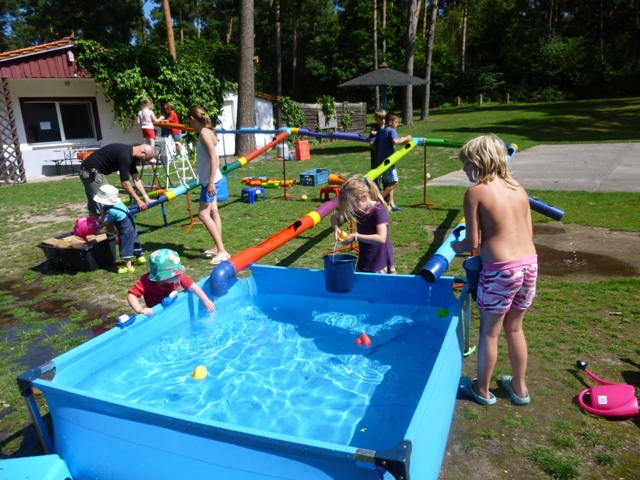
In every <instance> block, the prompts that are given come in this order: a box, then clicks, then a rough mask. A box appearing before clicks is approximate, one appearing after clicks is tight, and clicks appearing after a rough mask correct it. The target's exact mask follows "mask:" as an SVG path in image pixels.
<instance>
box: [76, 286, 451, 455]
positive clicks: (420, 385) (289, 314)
mask: <svg viewBox="0 0 640 480" xmlns="http://www.w3.org/2000/svg"><path fill="white" fill-rule="evenodd" d="M438 310H439V309H438V308H435V307H425V306H412V305H387V304H371V303H368V302H359V301H353V300H349V301H336V300H331V301H328V300H327V299H325V298H317V299H316V298H310V297H299V296H287V295H261V296H257V297H253V298H243V299H240V300H237V299H236V300H234V301H233V302H226V303H225V302H221V304H220V305H218V309H217V311H216V312H215V313H214V314H212V315H209V314H205V316H203V317H201V318H199V319H197V320H194V321H185V322H178V323H177V325H178V326H177V327H176V328H175V329H173V330H170V331H168V332H166V333H165V334H163V335H160V336H158V337H157V338H155V339H153V340H152V341H151V342H150V343H148V344H146V345H143V346H141V347H140V348H139V349H137V350H136V351H133V352H131V353H129V354H128V355H126V356H124V357H122V358H121V359H119V360H118V361H116V362H113V363H111V364H109V365H108V366H107V367H105V368H103V369H101V370H99V371H97V372H95V373H94V374H93V375H90V376H89V377H88V378H87V379H86V380H83V381H82V383H80V384H79V385H77V387H78V388H80V389H85V390H90V391H92V392H96V393H99V394H103V395H106V396H109V397H112V398H113V397H115V398H117V399H119V400H121V401H125V402H133V403H136V404H142V405H145V406H147V407H153V408H158V409H162V410H165V411H170V412H173V413H179V414H185V415H191V416H195V417H200V418H204V419H209V420H213V421H217V422H224V423H229V424H233V425H237V426H243V427H250V428H255V429H259V430H265V431H268V432H277V433H282V434H287V435H293V436H296V437H301V438H307V439H313V440H319V441H326V442H334V443H338V444H342V445H349V444H354V445H357V446H359V447H362V448H377V449H380V448H391V447H393V446H395V445H396V444H397V443H398V442H399V441H400V440H402V436H403V434H404V432H405V431H406V428H407V426H408V422H409V420H410V418H411V415H412V414H413V412H414V410H415V404H416V402H417V401H418V399H419V398H420V395H421V393H422V390H423V389H424V386H425V385H426V382H427V380H428V376H429V372H430V371H431V368H432V367H433V363H434V361H435V358H436V356H437V354H438V352H439V350H440V344H441V342H442V339H443V337H444V334H445V332H446V329H447V327H448V325H449V322H450V319H447V318H439V316H438V315H436V312H437V311H438ZM149 326H152V324H150V325H149ZM363 332H364V333H367V334H368V335H369V337H370V338H371V340H372V345H371V346H370V347H368V348H366V347H363V346H358V345H356V344H355V342H354V340H355V339H356V338H358V337H359V336H360V335H361V334H362V333H363ZM198 365H204V366H205V367H206V368H207V370H208V372H209V373H208V376H207V377H206V378H205V379H204V380H201V381H196V380H194V378H193V377H191V376H190V373H191V372H192V371H193V370H194V369H195V367H196V366H198Z"/></svg>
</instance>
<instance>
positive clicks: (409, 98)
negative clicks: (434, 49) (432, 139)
mask: <svg viewBox="0 0 640 480" xmlns="http://www.w3.org/2000/svg"><path fill="white" fill-rule="evenodd" d="M417 8H418V1H417V0H410V1H409V14H408V15H407V38H406V56H405V62H404V71H405V72H406V73H408V74H409V75H413V61H414V58H415V56H416V33H417V31H418V11H417ZM402 123H404V124H405V125H406V126H408V127H412V126H413V87H412V86H411V85H407V86H406V87H405V88H404V109H403V111H402Z"/></svg>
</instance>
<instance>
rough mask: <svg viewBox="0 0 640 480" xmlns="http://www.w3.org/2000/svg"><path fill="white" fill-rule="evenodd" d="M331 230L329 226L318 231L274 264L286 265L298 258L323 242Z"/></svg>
mask: <svg viewBox="0 0 640 480" xmlns="http://www.w3.org/2000/svg"><path fill="white" fill-rule="evenodd" d="M332 232H333V229H332V228H331V227H327V228H325V229H324V230H321V231H319V232H318V233H317V235H315V236H314V237H311V238H310V239H309V240H308V241H306V242H304V244H303V245H300V246H299V247H298V248H297V249H295V250H294V251H293V252H291V253H290V254H289V255H287V256H286V257H285V258H283V259H282V260H280V261H279V262H278V263H276V266H277V267H288V266H289V265H291V264H292V263H293V262H295V261H296V260H298V259H300V258H301V257H302V256H303V255H304V254H305V253H307V252H308V251H309V250H311V249H312V248H313V247H315V246H316V245H318V244H320V243H321V242H325V241H326V240H327V236H329V234H331V233H332ZM299 238H304V237H302V236H301V237H299Z"/></svg>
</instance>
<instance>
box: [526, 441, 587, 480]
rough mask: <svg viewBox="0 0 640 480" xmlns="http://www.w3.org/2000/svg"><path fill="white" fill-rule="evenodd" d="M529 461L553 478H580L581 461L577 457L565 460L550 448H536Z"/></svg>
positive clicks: (564, 479) (567, 479) (568, 479)
mask: <svg viewBox="0 0 640 480" xmlns="http://www.w3.org/2000/svg"><path fill="white" fill-rule="evenodd" d="M529 460H530V461H531V462H533V463H534V464H536V465H537V466H538V467H539V468H540V469H541V470H542V471H543V472H545V473H547V474H548V475H550V476H551V477H553V478H558V479H563V480H571V479H573V478H578V477H579V476H580V470H579V468H580V466H581V463H582V462H581V461H580V459H579V458H578V457H576V456H569V457H567V458H566V459H563V458H562V457H560V456H559V455H557V454H556V453H555V452H554V451H553V450H552V449H550V448H548V447H536V448H534V449H533V450H532V451H531V453H530V454H529Z"/></svg>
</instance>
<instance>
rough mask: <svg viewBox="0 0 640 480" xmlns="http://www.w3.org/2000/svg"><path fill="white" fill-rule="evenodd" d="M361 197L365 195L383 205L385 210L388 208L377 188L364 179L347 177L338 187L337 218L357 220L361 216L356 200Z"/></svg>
mask: <svg viewBox="0 0 640 480" xmlns="http://www.w3.org/2000/svg"><path fill="white" fill-rule="evenodd" d="M362 195H367V196H368V197H369V198H370V199H371V200H374V201H378V202H380V203H381V204H382V205H384V206H385V207H386V208H387V210H388V209H389V207H388V206H387V204H386V203H385V201H384V199H383V198H382V195H380V190H378V186H377V185H376V184H375V183H374V182H372V181H371V180H369V179H368V178H366V177H361V176H359V175H358V176H355V177H349V178H347V179H346V180H345V182H344V183H343V184H342V186H341V187H340V195H339V196H338V217H339V218H340V220H341V221H345V220H348V219H351V218H357V217H358V216H359V215H361V212H360V210H359V209H358V199H360V198H361V197H362Z"/></svg>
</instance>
